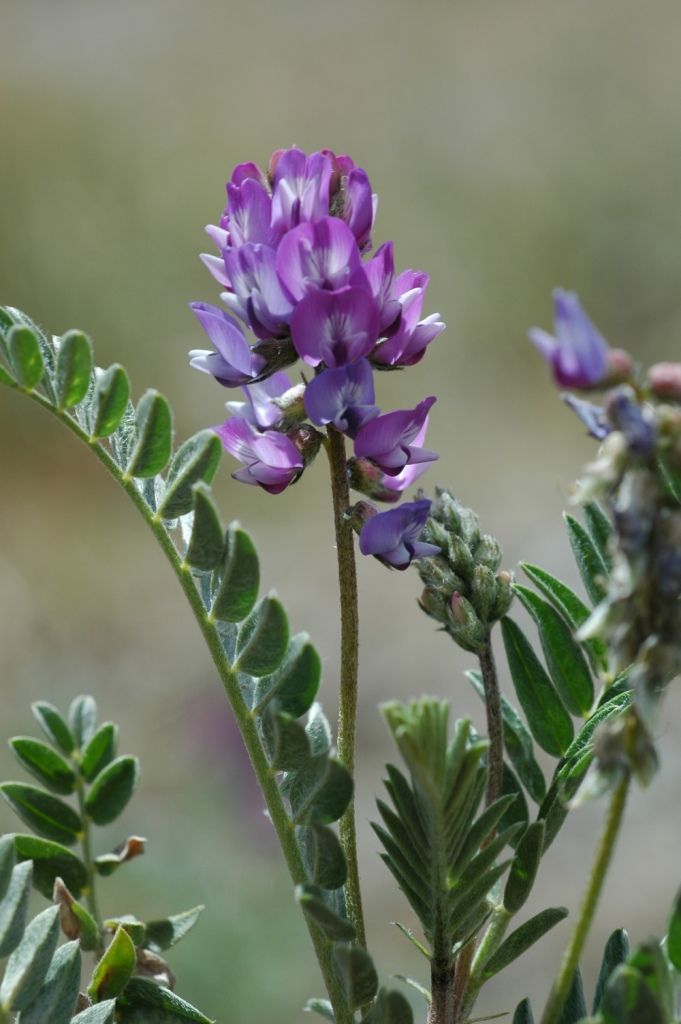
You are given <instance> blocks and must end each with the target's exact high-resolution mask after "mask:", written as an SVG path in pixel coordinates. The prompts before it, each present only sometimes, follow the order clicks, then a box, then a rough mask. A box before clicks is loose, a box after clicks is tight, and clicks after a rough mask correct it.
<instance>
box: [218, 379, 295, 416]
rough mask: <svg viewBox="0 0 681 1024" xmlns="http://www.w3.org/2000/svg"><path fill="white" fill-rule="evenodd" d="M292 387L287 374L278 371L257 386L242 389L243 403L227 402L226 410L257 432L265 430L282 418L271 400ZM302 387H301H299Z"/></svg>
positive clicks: (277, 407)
mask: <svg viewBox="0 0 681 1024" xmlns="http://www.w3.org/2000/svg"><path fill="white" fill-rule="evenodd" d="M291 387H292V384H291V381H290V379H289V376H288V374H286V373H284V371H283V370H280V371H279V372H278V373H273V374H272V376H271V377H267V379H266V380H262V381H258V383H257V384H249V385H248V386H247V387H242V389H241V390H242V391H243V393H244V394H245V396H246V399H247V401H245V402H227V403H226V405H227V408H228V409H229V411H230V412H231V413H233V414H234V415H235V416H240V417H241V418H242V419H245V420H248V422H249V423H250V424H251V426H253V427H256V428H257V429H258V430H267V429H268V428H270V427H274V426H276V424H277V423H278V422H279V421H280V419H281V418H282V411H281V409H280V408H279V406H278V405H276V404H275V403H274V402H273V401H272V399H273V398H281V396H282V395H284V394H285V393H286V392H287V391H290V390H291ZM301 387H302V385H301Z"/></svg>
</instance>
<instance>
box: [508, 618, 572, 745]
mask: <svg viewBox="0 0 681 1024" xmlns="http://www.w3.org/2000/svg"><path fill="white" fill-rule="evenodd" d="M501 631H502V636H503V639H504V646H505V648H506V657H507V660H508V666H509V669H510V670H511V678H512V679H513V685H514V686H515V690H516V693H517V695H518V700H519V701H520V705H521V707H522V709H523V712H524V713H525V717H526V719H527V724H528V725H529V727H530V732H531V733H532V735H533V736H534V738H535V740H536V741H537V743H538V744H539V746H540V747H542V749H544V750H545V751H546V752H547V754H552V755H553V756H554V757H560V756H561V755H562V754H564V753H565V751H566V750H567V748H568V746H569V745H570V742H571V740H572V737H573V735H574V729H573V727H572V720H571V718H570V716H569V715H568V713H567V711H566V710H565V708H564V707H563V704H562V703H561V700H560V698H559V696H558V694H557V693H556V691H555V689H554V687H553V683H552V682H551V680H550V679H549V677H548V675H547V674H546V671H545V670H544V668H543V666H542V664H541V663H540V661H539V659H538V658H537V656H536V654H535V653H534V651H533V649H532V646H531V644H530V642H529V641H528V640H527V638H526V637H525V635H524V633H523V632H522V630H521V629H520V628H519V626H517V625H516V623H515V622H513V620H512V619H509V618H508V616H506V617H504V618H503V619H502V620H501Z"/></svg>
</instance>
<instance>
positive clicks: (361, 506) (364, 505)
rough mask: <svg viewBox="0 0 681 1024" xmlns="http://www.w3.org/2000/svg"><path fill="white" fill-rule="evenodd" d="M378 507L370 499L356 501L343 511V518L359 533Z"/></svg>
mask: <svg viewBox="0 0 681 1024" xmlns="http://www.w3.org/2000/svg"><path fill="white" fill-rule="evenodd" d="M377 512H378V509H377V508H376V506H375V505H372V504H371V502H370V501H358V502H356V503H355V504H354V505H353V506H352V507H351V508H349V509H348V510H347V512H346V513H345V519H346V521H347V522H349V523H350V526H351V527H352V528H353V530H354V531H355V533H359V532H360V530H361V529H362V527H363V526H364V524H365V523H366V522H367V520H369V519H371V518H372V516H375V515H376V513H377Z"/></svg>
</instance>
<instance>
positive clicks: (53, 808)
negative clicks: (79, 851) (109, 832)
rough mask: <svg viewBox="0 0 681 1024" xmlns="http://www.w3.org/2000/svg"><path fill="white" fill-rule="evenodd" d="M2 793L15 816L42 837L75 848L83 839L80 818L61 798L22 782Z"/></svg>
mask: <svg viewBox="0 0 681 1024" xmlns="http://www.w3.org/2000/svg"><path fill="white" fill-rule="evenodd" d="M0 793H2V795H3V796H4V798H5V800H6V801H7V803H8V804H9V805H10V807H11V808H12V810H13V811H14V812H15V814H18V815H19V817H20V818H21V820H22V821H24V822H26V824H27V825H28V826H29V828H32V829H33V831H34V832H37V834H38V835H39V836H43V837H44V838H45V839H53V840H54V841H55V842H58V843H65V844H66V845H67V846H73V844H74V843H75V842H76V841H77V840H78V839H79V837H80V834H81V832H82V830H83V824H82V822H81V820H80V817H79V815H78V814H77V813H76V812H75V811H74V809H73V808H72V807H71V806H69V804H66V803H64V801H63V800H60V799H59V798H58V797H56V796H52V794H51V793H46V792H45V790H44V789H39V788H38V786H31V785H28V784H24V783H22V782H3V783H2V784H0Z"/></svg>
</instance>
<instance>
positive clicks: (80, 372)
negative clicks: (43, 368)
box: [55, 331, 93, 409]
mask: <svg viewBox="0 0 681 1024" xmlns="http://www.w3.org/2000/svg"><path fill="white" fill-rule="evenodd" d="M92 370H93V362H92V342H91V341H90V339H89V338H88V336H87V335H86V334H83V332H82V331H67V333H66V334H65V335H64V337H63V338H61V339H60V342H59V349H58V350H57V368H56V378H55V390H56V394H57V407H58V408H59V409H70V408H71V406H73V405H78V403H79V402H82V400H83V399H84V398H85V396H86V394H87V392H88V387H89V386H90V379H91V376H92Z"/></svg>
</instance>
